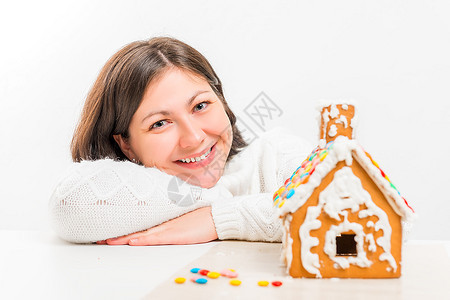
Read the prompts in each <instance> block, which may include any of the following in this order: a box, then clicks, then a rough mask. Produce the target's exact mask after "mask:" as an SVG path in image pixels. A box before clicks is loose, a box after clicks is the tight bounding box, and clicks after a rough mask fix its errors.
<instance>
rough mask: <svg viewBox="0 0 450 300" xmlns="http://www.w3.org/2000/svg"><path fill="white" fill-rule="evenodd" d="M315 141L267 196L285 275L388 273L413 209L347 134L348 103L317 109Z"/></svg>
mask: <svg viewBox="0 0 450 300" xmlns="http://www.w3.org/2000/svg"><path fill="white" fill-rule="evenodd" d="M319 111H320V116H321V118H320V119H321V122H320V123H321V126H320V142H319V146H318V147H317V148H316V149H314V150H313V152H312V153H311V154H310V155H309V156H308V158H306V160H305V161H303V163H302V164H301V165H300V166H299V167H298V168H297V170H296V171H295V172H294V173H293V174H292V176H291V177H290V178H288V179H287V180H286V182H285V183H284V185H283V186H282V187H280V188H279V189H278V191H277V192H275V194H274V197H273V199H274V205H275V206H277V207H278V212H279V215H280V218H282V221H283V241H282V242H283V251H282V260H283V261H284V263H285V264H286V267H287V272H288V273H289V274H290V275H291V276H292V277H312V278H332V277H337V278H395V277H400V275H401V259H402V241H403V239H402V235H403V232H402V227H403V226H404V224H406V223H405V222H411V220H412V219H413V218H414V211H413V209H412V208H411V207H410V206H409V205H408V203H407V202H406V200H405V199H404V198H403V197H402V196H401V195H400V193H399V192H398V190H397V188H396V187H395V186H394V185H393V184H392V182H391V181H390V180H389V178H388V177H387V176H386V174H385V173H384V172H383V171H382V170H381V169H380V167H379V165H378V164H377V163H376V162H375V161H374V160H373V159H372V157H371V156H370V155H369V153H367V152H366V151H364V149H363V148H362V147H361V146H360V145H359V144H358V143H357V142H356V140H355V139H354V135H353V134H354V131H353V129H354V127H355V119H356V116H355V106H354V105H352V104H350V103H347V104H345V103H341V104H329V105H323V106H321V107H320V108H319Z"/></svg>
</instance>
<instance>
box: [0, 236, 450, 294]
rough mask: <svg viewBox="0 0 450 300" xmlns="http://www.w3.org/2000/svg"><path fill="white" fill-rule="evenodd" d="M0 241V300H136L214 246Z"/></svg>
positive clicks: (41, 239)
mask: <svg viewBox="0 0 450 300" xmlns="http://www.w3.org/2000/svg"><path fill="white" fill-rule="evenodd" d="M0 240H1V247H0V299H142V298H144V297H145V296H146V295H148V294H149V293H150V292H151V291H152V290H153V289H155V288H156V287H157V286H158V285H160V284H162V283H164V282H166V281H167V280H168V279H170V278H171V277H172V276H173V274H175V273H176V272H177V271H179V270H180V268H183V267H184V266H186V265H187V264H188V263H190V262H191V261H193V260H195V259H197V258H199V257H201V256H202V255H203V254H205V253H206V252H207V251H208V250H209V249H211V247H213V246H215V245H217V243H220V242H211V243H207V244H198V245H183V246H145V247H133V246H109V245H95V244H92V245H77V244H71V243H67V242H65V241H63V240H61V239H59V238H58V237H57V236H56V235H55V234H54V233H52V232H40V231H10V230H1V231H0ZM415 244H422V245H436V246H438V245H443V246H444V247H445V248H446V251H447V255H448V257H450V241H409V242H408V245H415ZM449 272H450V270H449ZM443 289H450V282H449V285H448V286H446V287H443ZM381 295H382V294H381ZM381 295H380V296H381ZM205 296H206V295H205ZM180 298H183V295H180Z"/></svg>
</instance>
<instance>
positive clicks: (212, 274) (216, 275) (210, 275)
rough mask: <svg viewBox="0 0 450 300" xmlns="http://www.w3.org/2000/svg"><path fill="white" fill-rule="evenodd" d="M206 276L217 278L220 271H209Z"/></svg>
mask: <svg viewBox="0 0 450 300" xmlns="http://www.w3.org/2000/svg"><path fill="white" fill-rule="evenodd" d="M206 276H208V277H209V278H213V279H216V278H219V277H220V273H217V272H209V273H208V274H207V275H206Z"/></svg>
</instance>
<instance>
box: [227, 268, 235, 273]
mask: <svg viewBox="0 0 450 300" xmlns="http://www.w3.org/2000/svg"><path fill="white" fill-rule="evenodd" d="M228 270H230V271H231V272H235V273H236V270H234V269H228Z"/></svg>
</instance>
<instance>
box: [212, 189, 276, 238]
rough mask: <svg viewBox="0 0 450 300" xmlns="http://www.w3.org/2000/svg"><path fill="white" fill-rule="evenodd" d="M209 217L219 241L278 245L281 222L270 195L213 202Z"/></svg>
mask: <svg viewBox="0 0 450 300" xmlns="http://www.w3.org/2000/svg"><path fill="white" fill-rule="evenodd" d="M211 213H212V216H213V220H214V224H215V226H216V231H217V235H218V237H219V239H220V240H227V239H236V240H247V241H264V242H280V241H281V236H282V231H281V225H282V224H281V219H280V218H278V216H277V214H276V212H275V208H274V207H273V202H272V194H270V193H261V194H253V195H242V196H235V197H233V198H228V199H227V198H220V199H217V200H215V201H214V202H213V203H212V205H211Z"/></svg>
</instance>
